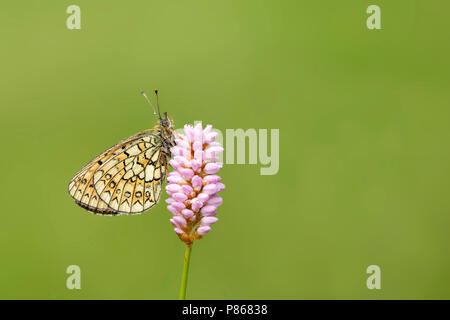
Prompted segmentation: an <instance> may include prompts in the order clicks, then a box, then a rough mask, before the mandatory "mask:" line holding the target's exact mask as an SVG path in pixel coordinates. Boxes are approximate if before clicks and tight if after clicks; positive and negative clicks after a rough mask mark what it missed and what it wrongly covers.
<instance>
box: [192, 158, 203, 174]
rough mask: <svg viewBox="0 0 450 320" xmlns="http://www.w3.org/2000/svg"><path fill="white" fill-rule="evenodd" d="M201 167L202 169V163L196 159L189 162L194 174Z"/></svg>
mask: <svg viewBox="0 0 450 320" xmlns="http://www.w3.org/2000/svg"><path fill="white" fill-rule="evenodd" d="M201 167H202V161H200V160H197V159H194V160H191V168H192V170H194V171H195V172H198V171H199V169H201Z"/></svg>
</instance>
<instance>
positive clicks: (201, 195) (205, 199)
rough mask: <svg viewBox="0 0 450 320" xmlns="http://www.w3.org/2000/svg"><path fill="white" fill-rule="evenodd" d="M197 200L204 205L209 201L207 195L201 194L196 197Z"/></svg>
mask: <svg viewBox="0 0 450 320" xmlns="http://www.w3.org/2000/svg"><path fill="white" fill-rule="evenodd" d="M197 199H198V200H200V201H201V202H203V203H205V202H206V201H208V200H209V195H208V194H207V193H204V192H202V193H200V194H199V195H198V196H197Z"/></svg>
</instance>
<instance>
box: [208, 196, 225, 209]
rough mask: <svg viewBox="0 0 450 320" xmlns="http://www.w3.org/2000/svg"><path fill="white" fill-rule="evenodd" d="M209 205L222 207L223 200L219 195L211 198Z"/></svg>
mask: <svg viewBox="0 0 450 320" xmlns="http://www.w3.org/2000/svg"><path fill="white" fill-rule="evenodd" d="M208 205H215V206H217V207H218V206H221V205H222V198H221V197H220V196H218V195H215V196H214V197H211V198H209V200H208Z"/></svg>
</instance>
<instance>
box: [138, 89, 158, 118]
mask: <svg viewBox="0 0 450 320" xmlns="http://www.w3.org/2000/svg"><path fill="white" fill-rule="evenodd" d="M141 94H142V95H143V96H144V98H145V100H147V102H148V104H149V105H151V106H152V109H153V114H154V115H156V114H157V113H156V109H155V106H154V105H153V104H152V103H151V102H150V99H149V98H148V97H147V94H146V93H145V92H144V91H141Z"/></svg>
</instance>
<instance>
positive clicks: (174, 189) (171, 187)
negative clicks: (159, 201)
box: [166, 183, 181, 193]
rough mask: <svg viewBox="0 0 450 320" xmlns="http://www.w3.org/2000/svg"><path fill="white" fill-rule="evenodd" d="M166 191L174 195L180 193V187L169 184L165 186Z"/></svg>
mask: <svg viewBox="0 0 450 320" xmlns="http://www.w3.org/2000/svg"><path fill="white" fill-rule="evenodd" d="M166 190H167V191H168V192H174V193H176V192H180V191H181V187H180V186H179V185H178V184H175V183H170V184H168V185H167V186H166Z"/></svg>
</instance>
